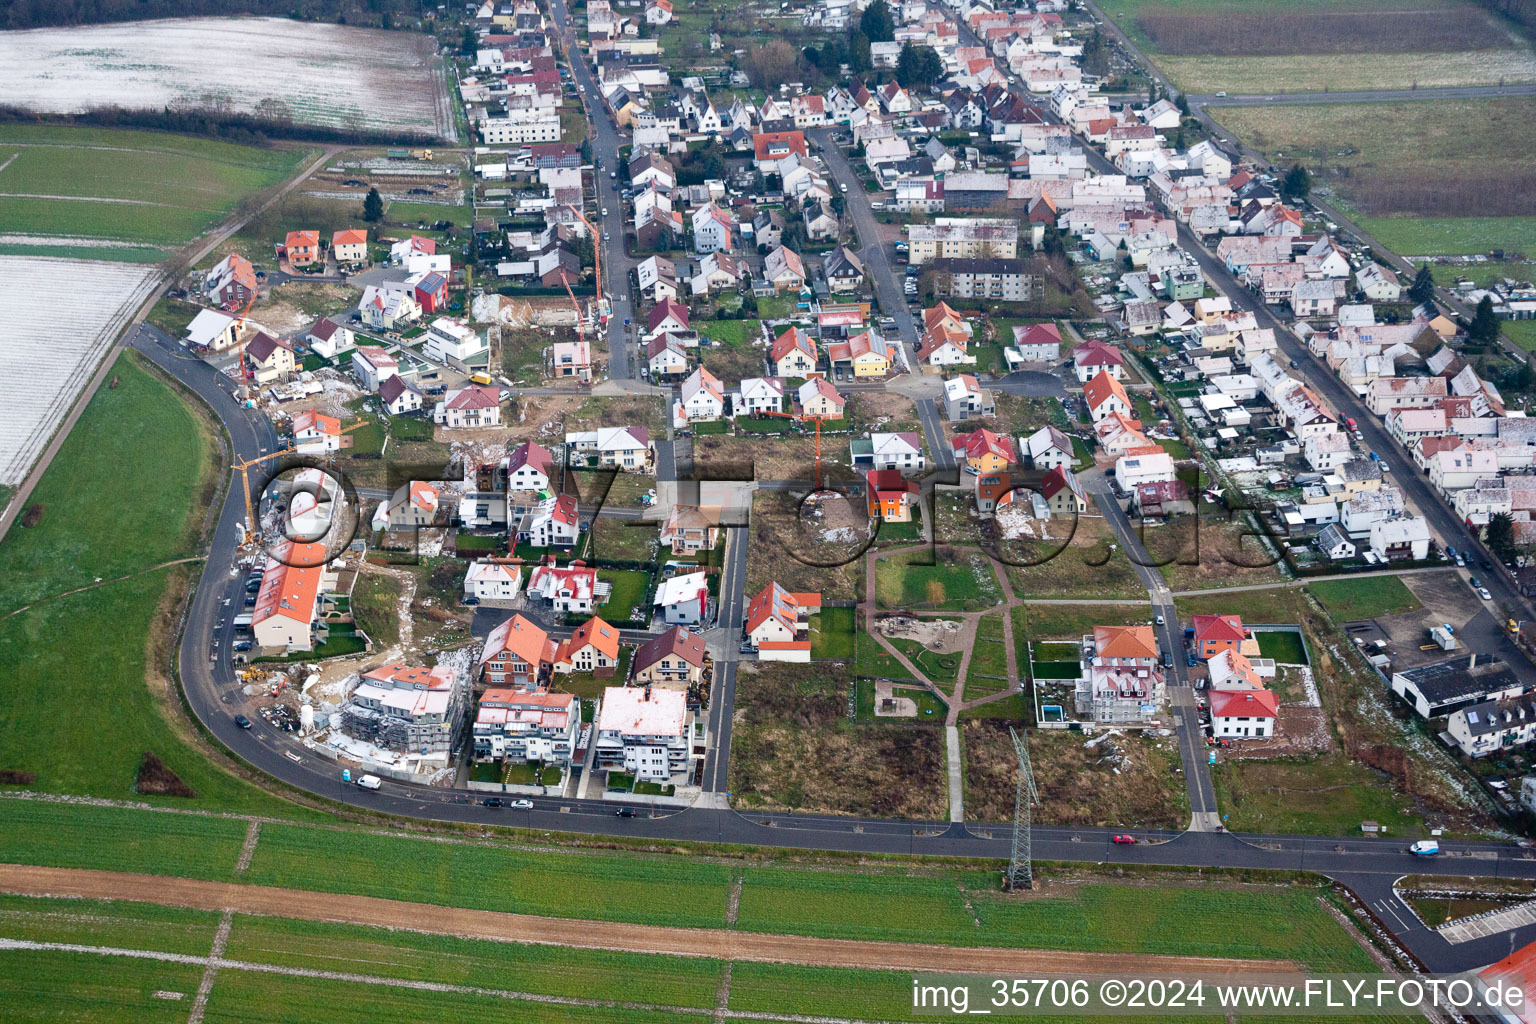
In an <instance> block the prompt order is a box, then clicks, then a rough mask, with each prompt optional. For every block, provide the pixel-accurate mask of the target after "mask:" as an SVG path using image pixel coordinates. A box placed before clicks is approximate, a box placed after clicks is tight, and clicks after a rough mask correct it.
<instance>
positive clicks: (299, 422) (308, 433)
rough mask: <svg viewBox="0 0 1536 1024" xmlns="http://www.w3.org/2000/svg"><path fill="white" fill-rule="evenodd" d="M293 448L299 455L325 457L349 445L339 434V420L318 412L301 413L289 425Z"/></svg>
mask: <svg viewBox="0 0 1536 1024" xmlns="http://www.w3.org/2000/svg"><path fill="white" fill-rule="evenodd" d="M290 429H292V431H293V446H294V448H296V449H298V452H299V454H300V455H326V454H329V453H330V452H336V451H340V450H341V449H342V448H344V447H348V446H350V445H351V442H352V439H351V438H349V437H347V436H346V435H345V434H343V433H342V432H341V420H339V419H337V418H336V417H334V416H327V415H325V414H324V413H318V412H301V413H299V414H298V415H297V416H295V417H294V418H293V422H292V423H291V424H290Z"/></svg>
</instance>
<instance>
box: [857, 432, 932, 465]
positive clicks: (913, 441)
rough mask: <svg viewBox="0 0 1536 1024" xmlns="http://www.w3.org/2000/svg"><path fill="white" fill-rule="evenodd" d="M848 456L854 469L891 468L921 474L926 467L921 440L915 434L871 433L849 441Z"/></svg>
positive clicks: (919, 436)
mask: <svg viewBox="0 0 1536 1024" xmlns="http://www.w3.org/2000/svg"><path fill="white" fill-rule="evenodd" d="M848 447H849V453H850V455H851V456H852V459H853V468H854V469H856V470H872V469H874V470H880V469H894V470H898V471H900V472H902V473H920V472H922V471H923V469H925V468H926V466H927V460H926V459H924V457H923V439H922V436H921V435H919V434H917V433H910V432H904V433H895V434H871V435H870V436H869V437H867V438H865V437H858V438H854V439H853V440H852V441H850V442H849V445H848Z"/></svg>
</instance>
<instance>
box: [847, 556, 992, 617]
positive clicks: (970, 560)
mask: <svg viewBox="0 0 1536 1024" xmlns="http://www.w3.org/2000/svg"><path fill="white" fill-rule="evenodd" d="M926 560H934V561H936V562H937V563H938V564H936V565H923V564H921V563H922V562H923V561H926ZM875 564H876V569H875V591H876V595H877V597H878V598H879V602H880V605H881V607H883V608H912V609H923V610H930V611H976V610H979V609H982V608H989V607H991V606H993V605H995V604H997V603H999V602H1000V601H1001V600H1002V596H1003V595H1002V588H1001V587H1000V586H999V585H998V582H997V577H996V576H995V575H994V574H993V572H992V566H991V564H990V563H989V562H988V561H987V560H986V558H985V557H983V556H982V555H981V553H980V552H977V551H973V550H966V549H948V548H939V549H937V550H936V551H930V550H929V549H926V548H925V549H921V550H917V551H903V552H900V553H898V554H894V555H883V556H881V557H879V558H877V559H876V562H875Z"/></svg>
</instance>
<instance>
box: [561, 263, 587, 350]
mask: <svg viewBox="0 0 1536 1024" xmlns="http://www.w3.org/2000/svg"><path fill="white" fill-rule="evenodd" d="M560 283H561V284H563V285H565V294H567V295H569V296H570V297H571V307H572V308H573V309H575V310H576V337H577V338H579V339H581V340H583V341H585V340H586V337H587V335H586V332H585V331H583V330H582V329H581V303H579V302H577V301H576V293H575V292H573V291H571V282H570V279H569V278H567V277H566V276H565V271H564V270H561V271H560Z"/></svg>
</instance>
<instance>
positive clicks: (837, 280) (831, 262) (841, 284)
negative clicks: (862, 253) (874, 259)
mask: <svg viewBox="0 0 1536 1024" xmlns="http://www.w3.org/2000/svg"><path fill="white" fill-rule="evenodd" d="M821 270H822V273H823V274H824V275H825V276H826V279H827V288H828V289H829V290H831V291H832V292H834V293H841V292H852V291H857V290H858V289H859V288H860V287H861V286H862V285H863V284H864V263H863V261H862V260H860V259H859V258H858V256H857V255H855V254H854V253H852V252H850V251H849V250H848V248H847V246H842V245H839V246H838V247H837V248H836V249H833V250H832V251H831V252H830V253H828V254H827V255H826V256H823V257H822V260H821Z"/></svg>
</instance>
